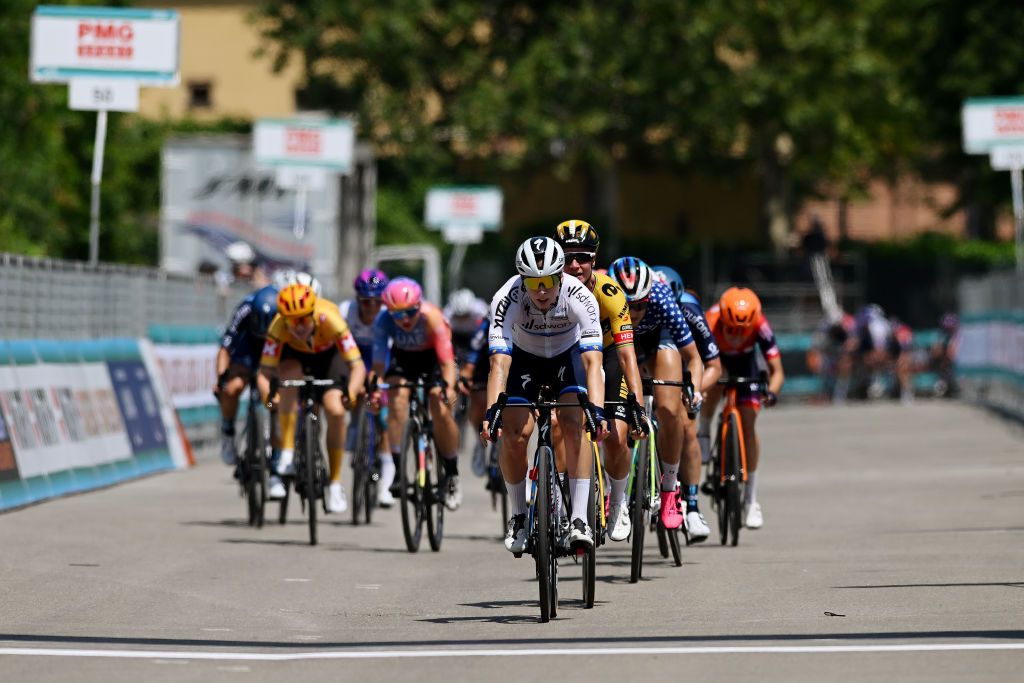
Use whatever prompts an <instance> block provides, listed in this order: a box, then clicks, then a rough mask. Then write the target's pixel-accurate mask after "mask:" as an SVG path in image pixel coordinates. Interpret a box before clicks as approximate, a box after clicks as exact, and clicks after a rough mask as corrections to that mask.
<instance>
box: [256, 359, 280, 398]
mask: <svg viewBox="0 0 1024 683" xmlns="http://www.w3.org/2000/svg"><path fill="white" fill-rule="evenodd" d="M274 377H277V368H270V367H267V366H266V365H261V366H260V371H259V372H258V373H256V388H257V389H259V392H260V399H261V400H262V401H263V403H264V404H266V402H267V400H268V399H269V398H270V380H272V379H273V378H274Z"/></svg>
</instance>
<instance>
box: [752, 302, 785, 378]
mask: <svg viewBox="0 0 1024 683" xmlns="http://www.w3.org/2000/svg"><path fill="white" fill-rule="evenodd" d="M757 345H758V347H759V348H760V349H761V353H762V354H763V355H764V359H765V361H767V363H768V391H770V392H772V393H773V394H778V393H779V392H780V391H781V390H782V384H783V382H785V381H786V375H785V373H784V372H783V371H782V353H781V352H780V351H779V347H778V345H777V344H776V343H775V333H774V332H772V326H771V325H769V324H768V320H767V319H764V318H762V319H761V322H760V324H759V325H758V327H757Z"/></svg>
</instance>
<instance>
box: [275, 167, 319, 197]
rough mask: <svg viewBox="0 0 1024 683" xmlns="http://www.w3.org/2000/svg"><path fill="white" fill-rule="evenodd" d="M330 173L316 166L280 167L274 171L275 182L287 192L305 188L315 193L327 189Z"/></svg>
mask: <svg viewBox="0 0 1024 683" xmlns="http://www.w3.org/2000/svg"><path fill="white" fill-rule="evenodd" d="M328 174H329V171H328V170H327V169H325V168H317V167H316V166H278V167H277V168H276V169H274V182H276V183H277V186H278V187H280V188H283V189H285V190H297V189H298V188H300V187H304V188H306V189H307V190H312V191H314V192H316V191H319V190H322V189H324V188H325V187H327V176H328Z"/></svg>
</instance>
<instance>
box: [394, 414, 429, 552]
mask: <svg viewBox="0 0 1024 683" xmlns="http://www.w3.org/2000/svg"><path fill="white" fill-rule="evenodd" d="M419 440H420V431H419V425H417V424H416V423H415V421H414V420H409V421H407V422H406V423H405V429H404V430H403V433H402V452H401V454H400V457H399V463H398V476H399V485H400V495H399V498H400V500H401V504H402V534H403V535H404V536H405V547H406V549H407V550H408V551H409V552H410V553H414V552H416V551H418V550H419V549H420V540H421V539H422V537H423V489H422V488H420V485H419V482H418V477H417V472H418V469H419V465H418V455H419V454H418V452H417V449H418V448H419Z"/></svg>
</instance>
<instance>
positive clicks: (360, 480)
mask: <svg viewBox="0 0 1024 683" xmlns="http://www.w3.org/2000/svg"><path fill="white" fill-rule="evenodd" d="M356 420H357V421H356V447H355V452H354V453H353V454H352V524H353V525H355V526H358V525H359V515H360V514H362V512H363V506H364V500H365V498H366V490H365V489H366V485H367V479H368V478H369V471H368V470H369V463H368V462H367V447H366V437H367V436H368V435H367V432H368V431H369V429H368V428H367V426H366V422H367V420H366V408H365V407H363V408H360V409H359V416H358V418H356ZM366 522H367V524H369V522H370V520H369V519H367V520H366Z"/></svg>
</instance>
